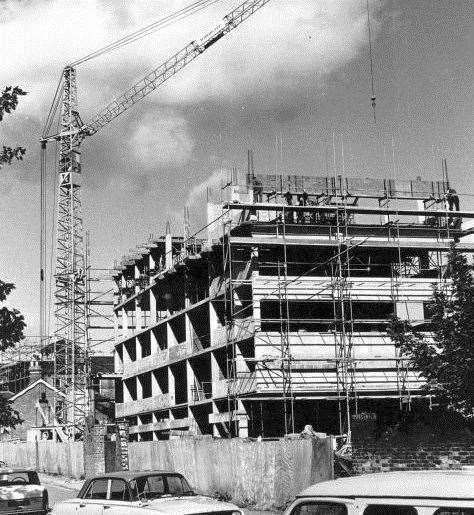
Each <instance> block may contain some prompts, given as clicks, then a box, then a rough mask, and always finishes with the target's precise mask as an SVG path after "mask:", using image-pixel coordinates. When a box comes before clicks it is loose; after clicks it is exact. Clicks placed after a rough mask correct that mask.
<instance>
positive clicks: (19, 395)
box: [9, 379, 66, 401]
mask: <svg viewBox="0 0 474 515" xmlns="http://www.w3.org/2000/svg"><path fill="white" fill-rule="evenodd" d="M38 385H43V386H44V387H46V388H48V389H49V390H51V391H52V392H54V393H56V394H57V395H61V396H62V397H66V395H65V394H64V393H63V392H61V391H59V390H58V389H57V388H55V387H54V386H53V385H52V384H49V383H48V382H47V381H45V380H44V379H38V380H37V381H35V382H34V383H31V384H30V385H28V386H27V387H26V388H23V390H21V391H20V392H18V393H16V394H15V395H14V396H13V397H10V399H9V400H10V401H15V400H16V399H18V397H21V396H22V395H24V394H25V393H26V392H29V391H30V390H32V389H33V388H35V387H36V386H38Z"/></svg>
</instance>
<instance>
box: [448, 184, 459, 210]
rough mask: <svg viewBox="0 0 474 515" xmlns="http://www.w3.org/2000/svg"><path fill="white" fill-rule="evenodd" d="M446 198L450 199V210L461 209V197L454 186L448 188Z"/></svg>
mask: <svg viewBox="0 0 474 515" xmlns="http://www.w3.org/2000/svg"><path fill="white" fill-rule="evenodd" d="M446 200H447V201H448V208H449V210H450V211H459V197H458V194H457V193H456V190H455V189H454V188H449V189H448V193H446Z"/></svg>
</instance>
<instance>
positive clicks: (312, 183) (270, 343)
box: [115, 158, 474, 446]
mask: <svg viewBox="0 0 474 515" xmlns="http://www.w3.org/2000/svg"><path fill="white" fill-rule="evenodd" d="M223 182H224V181H223ZM275 185H276V186H277V187H275ZM287 185H288V186H287ZM446 191H447V185H446V184H444V183H439V182H435V181H402V182H400V181H393V180H380V181H379V180H368V181H364V180H355V179H350V178H343V177H340V176H336V177H311V178H307V177H296V176H284V177H283V176H278V177H277V176H270V177H268V176H264V175H262V174H260V175H255V174H254V173H253V166H252V159H251V158H249V170H248V171H247V179H246V181H245V182H244V183H239V181H238V177H237V175H236V173H233V174H232V177H230V178H229V180H228V181H226V182H225V186H224V187H223V189H222V188H221V190H219V191H218V195H217V198H215V197H214V196H213V195H212V194H210V193H209V192H208V224H207V225H206V226H205V227H203V228H202V229H201V230H199V231H198V232H196V233H195V234H192V235H190V228H189V212H188V210H186V211H185V221H184V236H183V237H173V238H172V237H171V235H170V234H169V233H170V231H169V228H168V229H167V234H166V236H165V237H163V238H161V239H158V240H154V241H153V242H150V245H145V247H146V249H145V250H144V251H143V252H142V251H140V250H139V249H138V248H137V250H135V251H133V252H132V253H131V254H130V255H129V256H128V258H127V259H125V260H124V261H123V263H122V267H121V268H120V271H119V272H117V274H116V281H117V285H118V296H119V300H118V303H117V304H116V306H115V310H116V323H117V324H118V326H120V323H122V324H123V329H124V331H123V333H121V334H120V337H119V339H118V341H117V342H116V345H117V349H118V354H119V356H118V358H119V359H118V361H119V364H120V366H123V370H124V374H125V379H124V383H125V381H128V386H127V385H126V384H124V388H127V389H128V390H127V392H126V393H127V394H126V400H124V402H123V406H122V405H121V403H120V401H119V405H120V408H119V412H120V413H123V416H124V417H129V418H130V420H131V424H132V426H133V425H135V426H136V427H135V428H134V429H133V432H132V433H131V434H132V435H138V434H141V432H143V431H145V428H143V429H140V424H143V425H145V426H147V429H146V431H148V432H150V431H151V430H152V429H153V431H157V432H158V433H160V432H162V431H166V430H169V429H170V428H171V429H173V428H176V427H188V425H189V428H190V430H191V426H192V424H193V422H191V420H192V419H193V417H196V418H194V421H195V422H194V424H200V427H201V430H202V431H209V430H211V431H213V432H214V434H215V435H218V434H220V435H221V436H227V437H232V436H235V435H247V434H248V435H253V436H258V435H260V436H263V437H265V436H278V435H282V434H287V433H293V432H295V431H300V430H301V426H302V423H303V421H311V422H312V423H315V425H316V427H329V425H328V424H331V428H330V429H329V431H330V432H332V433H333V434H337V435H339V436H340V437H341V440H342V441H343V442H344V443H346V444H347V445H348V446H350V442H351V421H352V417H353V415H363V414H364V410H367V409H369V410H370V409H371V406H374V405H375V403H378V402H380V401H383V403H384V406H386V405H387V403H388V404H390V407H392V406H396V405H397V403H398V405H399V406H400V407H401V408H402V409H410V407H411V404H412V402H413V401H414V400H415V399H422V398H429V397H430V395H429V394H427V393H426V392H425V391H423V389H422V388H421V386H422V384H423V381H422V379H420V378H419V377H418V376H417V373H416V371H414V370H413V369H412V368H411V366H410V364H409V361H408V359H407V358H406V356H402V355H400V354H399V353H398V351H397V350H396V348H395V345H394V344H393V342H391V341H390V339H389V336H388V335H387V333H386V329H387V323H388V320H389V318H390V316H391V314H392V313H395V314H397V315H399V316H400V317H401V318H405V319H407V320H411V321H412V322H413V323H414V324H417V326H418V328H419V330H420V331H423V332H426V334H428V332H429V320H428V318H429V317H427V316H426V315H425V313H424V302H426V301H427V300H428V299H429V297H430V296H431V291H432V290H431V287H432V283H433V280H434V281H438V282H439V281H441V282H440V284H444V280H445V278H444V274H443V272H442V271H441V270H440V268H439V266H440V264H442V261H443V259H442V255H443V254H445V253H446V252H447V251H449V248H450V244H451V240H452V239H453V238H459V237H460V236H461V235H462V234H463V231H462V229H461V227H460V225H459V220H460V219H461V218H473V217H474V214H473V213H470V212H457V213H454V212H447V211H446V208H445V203H444V195H445V193H443V192H446ZM223 197H225V198H223ZM295 198H296V199H297V202H294V200H295ZM394 199H396V200H397V202H393V200H394ZM423 199H424V200H426V202H423V204H422V207H421V206H420V205H417V206H416V207H415V208H414V207H413V205H412V203H413V202H417V203H421V200H423ZM393 204H395V206H394V205H393ZM458 248H460V250H467V251H469V252H472V250H473V249H472V248H471V247H469V245H464V246H463V244H458ZM147 267H150V270H146V268H147ZM197 272H198V273H197ZM195 273H197V275H195ZM143 274H145V275H147V278H146V280H144V281H142V280H141V278H142V275H143ZM199 278H202V279H203V280H204V283H202V282H200V280H201V279H199ZM178 290H179V291H178ZM148 291H149V300H146V301H145V305H144V304H143V303H142V302H141V301H140V302H139V300H138V299H140V298H142V296H143V297H144V298H147V297H146V296H147V295H148V293H147V292H148ZM152 301H153V302H152ZM152 304H153V307H152V308H151V307H150V306H151V305H152ZM207 304H209V311H208V308H207ZM147 310H148V311H149V313H147ZM207 313H208V314H209V320H207V319H206V316H207ZM147 317H149V318H147ZM211 322H212V323H211ZM150 326H151V327H150ZM180 327H181V328H180ZM130 330H131V332H130ZM135 331H136V332H135ZM148 331H149V332H150V334H151V333H154V336H153V337H152V336H147V334H148ZM134 335H135V336H134ZM150 338H152V340H151V341H153V345H155V347H154V348H155V349H156V352H157V356H156V357H155V356H154V357H153V358H152V357H151V356H150V353H151V352H154V351H153V350H151V349H152V347H150V345H152V344H151V343H150V341H149V339H150ZM120 353H123V356H120ZM149 356H150V357H149ZM140 359H143V363H141V362H140V363H138V364H137V365H135V364H134V361H136V360H140ZM151 361H153V363H158V362H159V363H160V365H157V366H158V368H160V367H165V370H166V367H169V370H168V371H167V373H165V374H164V376H163V373H162V371H160V374H161V375H162V376H163V377H162V378H161V379H159V380H158V379H157V378H155V379H153V375H152V374H151V375H150V377H148V376H147V374H150V372H149V371H150V369H151V368H153V366H152V365H151ZM183 362H184V363H185V365H186V366H185V365H184V364H183ZM137 367H138V370H142V371H143V373H142V372H140V375H139V376H137V374H136V373H135V372H134V370H136V369H137ZM140 367H143V368H140ZM125 371H126V372H125ZM135 376H136V377H135ZM145 376H146V377H145ZM181 377H182V380H181V379H180V378H181ZM168 380H169V381H170V383H168ZM134 381H135V383H134ZM138 381H141V382H142V383H141V385H138ZM153 381H155V383H156V381H158V382H160V384H159V385H155V386H156V391H158V392H161V393H159V395H158V396H157V397H156V399H155V397H153V396H154V394H153V392H152V386H151V385H152V384H154V383H153ZM178 382H181V384H180V385H178ZM148 383H150V384H149V385H148V386H147V384H148ZM134 385H135V386H134ZM134 388H139V389H140V393H139V394H137V393H136V391H135V390H134ZM141 389H146V390H147V392H148V393H146V395H145V394H143V397H142V390H141ZM143 391H144V390H143ZM150 396H151V397H153V400H152V399H148V397H150ZM124 399H125V396H124ZM132 401H138V402H137V405H136V410H137V411H134V410H135V405H134V402H132ZM152 405H153V406H154V407H152ZM153 410H154V411H155V412H154V413H148V411H153ZM186 410H187V411H186ZM209 410H210V411H209ZM328 413H329V415H328ZM208 416H209V418H207V417H208ZM329 416H330V417H332V418H331V421H329V418H328V417H329ZM166 417H170V420H168V419H167V418H166ZM324 417H326V419H325V420H324ZM320 418H321V422H320V421H319V419H320ZM155 419H156V422H153V421H154V420H155ZM188 419H189V420H188ZM134 420H135V422H134ZM259 420H260V422H259ZM137 421H138V422H137ZM304 423H305V424H307V423H308V422H304ZM320 424H321V426H320ZM209 428H211V429H209ZM146 431H145V432H146ZM151 436H153V435H150V434H147V436H146V438H150V437H151ZM155 436H156V437H161V436H159V435H155ZM133 437H135V436H133ZM137 438H138V436H137Z"/></svg>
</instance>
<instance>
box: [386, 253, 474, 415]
mask: <svg viewBox="0 0 474 515" xmlns="http://www.w3.org/2000/svg"><path fill="white" fill-rule="evenodd" d="M446 276H447V277H448V278H450V279H451V281H452V286H451V287H450V288H445V287H443V285H439V284H437V285H435V286H434V289H433V296H432V299H431V302H430V304H429V306H428V309H429V311H430V314H431V331H432V335H433V339H432V341H431V340H430V339H427V338H426V337H425V335H424V334H422V333H421V332H419V331H416V330H415V329H414V327H413V326H412V325H411V324H410V323H409V322H407V321H404V320H400V319H399V318H397V317H396V316H394V317H393V318H392V320H391V321H390V324H389V327H388V333H389V335H390V337H391V338H392V340H393V341H394V342H395V345H396V346H397V347H398V348H399V349H400V350H401V352H402V353H403V354H404V355H406V356H407V357H408V359H409V360H410V362H411V364H412V365H413V367H414V369H416V370H418V371H419V372H420V374H421V375H422V376H423V377H424V378H426V380H427V385H426V388H427V389H429V390H430V391H431V392H433V393H434V394H435V395H436V398H437V400H438V402H439V403H440V404H441V405H442V406H443V407H446V408H448V409H450V410H455V411H457V412H459V413H461V414H462V415H464V416H473V415H474V380H473V377H474V278H473V267H472V266H471V265H469V264H468V262H467V259H466V258H465V256H464V255H462V254H461V253H460V252H459V251H458V250H457V249H456V247H455V245H452V247H451V250H450V252H449V255H448V265H447V270H446Z"/></svg>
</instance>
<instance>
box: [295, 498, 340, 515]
mask: <svg viewBox="0 0 474 515" xmlns="http://www.w3.org/2000/svg"><path fill="white" fill-rule="evenodd" d="M291 515H347V506H346V505H345V504H341V503H335V502H318V501H303V502H302V503H300V504H298V505H296V506H295V507H294V508H293V511H292V512H291Z"/></svg>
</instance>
